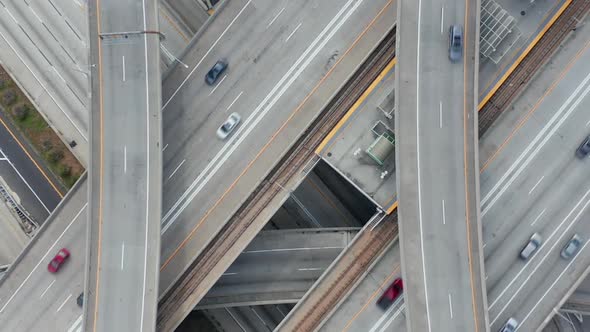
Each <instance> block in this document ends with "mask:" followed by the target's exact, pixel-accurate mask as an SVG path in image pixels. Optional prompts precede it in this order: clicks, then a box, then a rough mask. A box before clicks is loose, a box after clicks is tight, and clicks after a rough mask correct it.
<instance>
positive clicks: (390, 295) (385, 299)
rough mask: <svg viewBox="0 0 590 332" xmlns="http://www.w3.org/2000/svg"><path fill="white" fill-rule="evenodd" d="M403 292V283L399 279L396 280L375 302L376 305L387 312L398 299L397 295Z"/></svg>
mask: <svg viewBox="0 0 590 332" xmlns="http://www.w3.org/2000/svg"><path fill="white" fill-rule="evenodd" d="M403 291H404V283H403V282H402V279H401V278H397V279H395V280H394V281H393V283H392V284H391V286H389V287H388V288H387V289H386V290H385V293H383V295H381V297H380V298H379V301H377V305H378V306H379V307H381V309H383V310H387V308H389V307H390V306H391V305H392V304H393V302H395V300H397V298H398V297H399V295H400V294H401V293H402V292H403Z"/></svg>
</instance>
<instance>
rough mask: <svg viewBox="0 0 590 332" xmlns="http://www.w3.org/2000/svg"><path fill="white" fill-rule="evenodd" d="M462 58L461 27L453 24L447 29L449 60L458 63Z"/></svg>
mask: <svg viewBox="0 0 590 332" xmlns="http://www.w3.org/2000/svg"><path fill="white" fill-rule="evenodd" d="M462 58H463V27H462V26H461V25H458V24H453V25H451V27H449V59H450V60H451V62H459V61H461V59H462Z"/></svg>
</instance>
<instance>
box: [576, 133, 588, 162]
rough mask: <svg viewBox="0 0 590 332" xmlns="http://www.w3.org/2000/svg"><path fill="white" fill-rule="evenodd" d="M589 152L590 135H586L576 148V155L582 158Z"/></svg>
mask: <svg viewBox="0 0 590 332" xmlns="http://www.w3.org/2000/svg"><path fill="white" fill-rule="evenodd" d="M589 153H590V136H588V137H586V139H585V140H584V141H583V142H582V144H580V146H579V147H578V149H577V150H576V157H578V158H580V159H583V158H586V157H587V156H588V154H589Z"/></svg>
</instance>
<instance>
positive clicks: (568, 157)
mask: <svg viewBox="0 0 590 332" xmlns="http://www.w3.org/2000/svg"><path fill="white" fill-rule="evenodd" d="M580 33H588V31H582V32H580ZM572 44H574V45H576V46H575V47H574V46H573V45H572ZM572 44H570V45H568V47H567V48H564V50H562V51H561V52H560V53H561V54H558V56H557V57H555V58H554V59H553V61H552V62H553V63H552V65H551V66H548V67H547V68H546V69H544V71H543V72H541V73H540V74H539V75H538V76H537V81H538V82H539V83H538V84H534V85H533V86H531V88H529V90H528V91H526V92H525V93H524V94H523V95H522V97H521V98H520V99H519V100H518V101H517V102H516V103H515V104H514V109H515V111H514V112H515V113H516V114H515V115H509V114H507V115H506V116H505V117H504V118H503V119H502V120H501V121H502V122H501V123H502V126H501V127H500V128H499V130H497V131H493V132H490V134H489V135H486V137H484V140H485V141H486V142H487V146H488V148H494V149H490V150H491V151H493V150H497V151H498V152H494V153H491V152H489V153H486V158H485V159H483V160H482V167H483V168H484V172H483V173H482V176H481V190H482V217H483V222H484V224H483V226H484V245H485V255H486V271H487V284H488V289H489V293H488V295H489V304H490V305H489V313H490V322H491V324H492V325H491V326H492V329H497V328H499V327H500V326H501V325H502V324H503V323H504V322H505V321H506V320H507V319H508V318H509V317H514V318H516V319H517V320H519V321H520V322H521V324H522V327H521V328H519V330H520V331H530V330H534V329H537V328H538V327H539V326H541V325H542V324H543V322H544V321H545V319H546V318H547V317H551V316H553V315H554V314H555V313H554V312H553V311H552V310H553V308H556V307H559V306H560V305H561V304H562V303H563V302H564V301H565V300H566V298H565V296H566V294H567V293H568V291H570V289H571V287H572V286H573V285H574V284H575V281H576V280H578V279H580V278H582V277H583V276H584V275H585V274H586V273H587V271H586V269H587V268H588V266H590V254H589V253H588V247H587V246H586V243H587V240H588V239H589V238H590V228H589V227H590V224H589V223H588V220H589V218H590V212H589V209H588V205H590V185H589V182H588V167H590V163H589V162H590V160H589V159H588V158H585V159H579V158H577V157H576V156H575V155H574V152H575V150H576V148H577V147H578V146H579V144H580V143H581V141H582V140H583V139H584V138H585V137H586V136H587V135H589V134H590V113H589V112H588V109H589V108H590V65H589V64H590V41H587V42H586V44H582V43H581V42H576V41H572ZM541 82H542V83H541ZM547 87H549V88H547ZM492 221H493V222H492ZM533 233H539V234H540V235H541V236H542V238H543V242H542V245H541V248H540V249H539V250H538V251H537V252H536V253H535V254H534V255H533V256H532V257H531V258H530V259H529V260H528V261H523V260H522V259H519V258H518V253H519V252H520V250H521V249H522V248H523V247H524V245H525V244H526V243H527V241H528V240H529V238H530V237H531V235H532V234H533ZM574 233H577V234H579V235H580V237H581V239H582V249H580V251H579V252H578V254H577V255H576V256H575V257H573V258H571V259H570V260H565V259H563V258H561V257H560V251H561V249H562V248H563V246H564V245H565V244H566V243H567V241H568V240H569V239H570V238H571V237H572V236H573V234H574Z"/></svg>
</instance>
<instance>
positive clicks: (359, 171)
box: [316, 10, 397, 213]
mask: <svg viewBox="0 0 590 332" xmlns="http://www.w3.org/2000/svg"><path fill="white" fill-rule="evenodd" d="M391 12H392V14H393V15H395V10H392V11H391ZM394 66H395V59H394V60H392V61H391V63H390V64H389V65H388V66H387V67H386V68H385V70H383V72H382V73H381V74H380V75H379V78H378V79H377V80H375V82H373V84H372V85H371V86H370V87H369V89H367V91H365V92H364V93H363V95H362V96H361V98H360V99H359V100H358V101H357V102H356V103H355V104H354V106H353V107H352V108H351V109H350V110H349V111H348V113H347V114H346V115H345V116H344V118H342V120H341V121H340V122H338V124H337V125H336V127H335V128H334V129H333V130H332V132H331V133H330V134H328V136H327V137H326V139H325V140H324V142H323V143H322V145H320V147H319V148H318V149H317V150H316V153H317V154H318V155H320V156H321V157H322V159H323V160H324V161H326V162H327V163H328V164H330V165H331V166H332V167H333V168H334V169H336V171H337V172H338V173H340V174H341V175H342V176H343V177H345V178H346V179H347V180H348V181H350V182H351V183H352V184H353V185H354V186H355V187H356V188H357V189H358V190H359V191H361V192H362V193H363V194H364V195H365V196H367V197H368V198H369V199H370V200H371V201H372V202H374V203H375V205H376V206H378V207H379V208H380V209H382V210H383V211H387V212H388V213H390V212H391V211H393V209H394V208H395V206H397V195H396V194H395V192H396V177H395V158H394V155H395V154H394V153H393V152H394V146H395V133H394V131H393V128H394V122H395V121H394V118H393V113H394V112H393V111H394V109H393V107H394V91H393V86H394Z"/></svg>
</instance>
